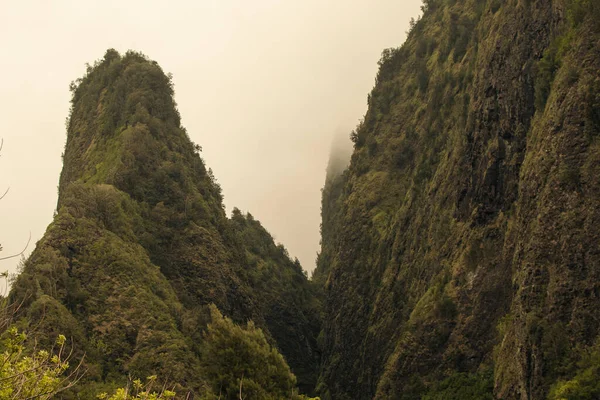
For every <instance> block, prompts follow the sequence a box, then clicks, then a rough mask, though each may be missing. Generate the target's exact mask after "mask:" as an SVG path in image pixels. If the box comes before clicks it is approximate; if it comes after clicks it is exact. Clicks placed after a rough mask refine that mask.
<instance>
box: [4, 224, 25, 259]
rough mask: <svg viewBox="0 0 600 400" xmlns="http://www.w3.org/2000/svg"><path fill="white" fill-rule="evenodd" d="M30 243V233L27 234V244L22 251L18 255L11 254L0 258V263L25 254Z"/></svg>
mask: <svg viewBox="0 0 600 400" xmlns="http://www.w3.org/2000/svg"><path fill="white" fill-rule="evenodd" d="M30 242H31V231H30V232H29V239H27V244H26V245H25V248H24V249H23V250H21V252H20V253H17V254H13V255H12V256H7V257H0V261H4V260H8V259H10V258H15V257H19V256H21V255H23V253H25V250H27V247H29V243H30Z"/></svg>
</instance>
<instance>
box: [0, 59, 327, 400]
mask: <svg viewBox="0 0 600 400" xmlns="http://www.w3.org/2000/svg"><path fill="white" fill-rule="evenodd" d="M71 89H72V92H73V98H72V109H71V115H70V117H69V120H68V130H67V143H66V148H65V152H64V167H63V171H62V174H61V177H60V185H59V200H58V206H57V214H56V216H55V218H54V221H53V222H52V224H51V225H50V226H49V227H48V229H47V231H46V234H45V235H44V237H43V238H42V239H41V240H40V241H39V242H38V244H37V246H36V249H35V250H34V252H33V253H32V255H31V257H30V258H29V259H28V260H27V262H26V263H25V265H24V267H23V269H22V272H21V274H20V275H19V276H18V277H17V279H16V280H15V282H14V283H13V288H12V292H11V295H10V296H11V301H13V302H15V303H16V304H22V307H21V310H22V311H21V315H22V316H23V317H25V318H26V320H27V321H28V322H29V324H30V326H33V327H36V329H35V337H36V339H37V340H38V343H40V344H41V345H44V346H50V345H51V344H52V343H51V342H50V341H51V340H54V338H55V337H56V334H57V333H60V334H64V335H65V336H66V337H68V338H69V339H72V340H73V343H74V346H75V349H76V352H75V356H78V357H81V356H83V354H84V353H85V368H86V369H87V373H86V375H85V378H84V381H83V386H81V387H80V389H79V390H81V391H82V393H87V396H90V397H94V396H93V395H91V394H90V393H96V392H97V390H98V389H99V388H103V387H111V385H112V386H115V385H119V386H120V385H122V384H123V383H124V381H125V380H126V378H127V376H128V375H131V376H135V377H141V378H144V377H146V376H150V375H154V374H158V375H159V376H161V377H163V379H165V380H168V381H169V382H173V383H175V384H177V386H176V389H179V391H183V392H186V391H188V390H191V391H194V392H196V393H204V392H205V391H206V390H207V389H208V388H211V387H212V384H213V383H214V382H212V381H211V380H210V379H209V376H208V375H207V370H206V365H205V364H204V363H203V358H202V344H203V342H204V341H205V337H204V332H205V330H206V326H207V323H208V322H209V321H210V318H211V316H210V312H209V309H208V306H209V304H214V305H215V306H216V307H218V309H219V310H221V312H222V313H223V314H224V315H226V316H228V317H229V318H232V319H233V321H235V322H238V323H244V324H245V323H246V322H247V321H248V320H252V321H254V323H255V324H256V327H258V328H261V329H262V331H263V332H264V335H265V340H267V341H268V342H269V343H270V345H272V346H275V348H277V349H279V350H280V351H281V353H282V354H283V356H284V357H286V358H287V359H288V362H289V364H290V367H291V370H292V371H293V372H295V371H296V370H297V371H298V376H299V382H298V383H299V384H300V385H301V386H302V387H303V388H312V387H314V383H315V382H314V380H315V379H316V377H315V375H314V371H315V370H316V365H317V363H318V352H317V348H316V336H317V334H318V330H319V325H320V322H319V315H320V314H319V311H318V310H319V307H320V306H319V302H318V300H317V299H316V297H315V296H314V294H313V291H312V288H311V286H310V284H309V282H308V280H307V279H306V277H305V276H304V274H303V273H302V270H301V268H300V266H299V265H298V264H297V263H294V262H293V261H291V260H290V259H289V257H288V256H287V253H286V252H285V250H284V249H283V248H282V247H279V248H278V247H277V246H276V245H275V244H274V243H273V239H272V238H271V236H270V235H268V233H266V231H264V229H263V228H262V227H260V225H256V226H255V224H258V223H257V222H255V221H246V220H245V218H244V217H241V221H240V220H238V219H239V218H240V216H239V215H237V214H236V215H234V219H233V220H229V219H228V218H227V217H226V215H225V212H224V208H223V204H222V196H221V191H220V187H219V186H218V184H217V183H216V182H215V181H214V178H213V176H212V173H211V172H210V171H209V170H207V169H206V167H205V165H204V162H203V160H202V159H201V157H200V154H199V153H200V147H199V146H195V145H194V144H193V143H192V142H191V141H190V140H189V138H188V136H187V134H186V131H185V129H184V128H183V127H182V126H181V123H180V116H179V113H178V111H177V109H176V104H175V102H174V100H173V85H172V83H171V80H170V77H169V76H167V75H165V74H164V73H163V71H162V70H161V68H160V67H159V66H158V64H157V63H156V62H154V61H151V60H149V59H147V58H146V57H145V56H143V55H141V54H138V53H134V52H128V53H127V54H125V55H124V56H121V55H120V54H118V53H117V52H116V51H114V50H108V51H107V52H106V54H105V56H104V58H103V59H102V60H101V61H99V62H97V63H95V64H94V65H93V66H90V67H88V71H87V74H86V75H85V76H84V77H83V78H82V79H79V80H77V81H76V82H74V83H73V84H72V87H71ZM246 223H247V224H248V227H245V226H244V225H245V224H246ZM248 229H250V230H253V231H256V232H258V233H259V234H260V236H256V237H251V236H249V235H246V234H245V231H246V230H248ZM255 248H256V249H258V250H257V251H255V250H254V249H255ZM264 268H266V269H268V270H269V272H270V274H271V275H272V276H273V277H272V279H271V280H269V282H268V283H266V282H263V284H262V286H257V285H256V279H257V276H259V275H260V274H261V273H262V271H263V269H264ZM275 276H276V277H275ZM275 305H277V306H275ZM279 316H284V317H285V318H287V320H289V321H291V320H294V321H295V323H294V324H293V325H289V324H285V325H282V324H281V319H280V317H279ZM315 327H316V328H315ZM261 334H262V333H261ZM307 370H311V371H312V372H311V373H309V372H307ZM239 378H240V379H241V377H239ZM294 379H295V378H294ZM294 382H295V381H294ZM88 388H89V390H88ZM255 389H256V388H255ZM86 390H88V391H86ZM256 390H258V389H256ZM176 391H177V390H176Z"/></svg>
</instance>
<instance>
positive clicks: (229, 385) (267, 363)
mask: <svg viewBox="0 0 600 400" xmlns="http://www.w3.org/2000/svg"><path fill="white" fill-rule="evenodd" d="M210 313H211V322H210V323H209V324H208V329H207V330H206V333H205V335H204V342H203V344H202V364H203V368H204V371H205V375H206V377H207V378H208V380H209V381H210V382H211V383H212V390H213V392H214V393H215V394H216V393H218V394H219V398H223V399H231V400H235V399H239V398H240V397H242V398H248V399H265V400H268V399H283V398H292V397H293V393H294V390H295V386H296V377H295V376H294V374H292V372H291V371H290V368H289V367H288V365H287V363H286V362H285V360H284V358H283V357H282V356H281V354H279V352H278V351H277V350H276V349H275V348H273V347H272V346H271V345H269V343H268V342H267V339H266V338H265V335H264V334H263V333H262V331H261V330H260V329H258V328H256V326H255V325H254V324H253V323H252V322H249V323H248V325H247V326H246V327H245V328H244V327H241V326H238V325H235V324H234V323H233V321H231V319H229V318H227V317H223V315H222V314H221V313H220V312H219V310H218V309H217V308H216V307H215V306H211V308H210Z"/></svg>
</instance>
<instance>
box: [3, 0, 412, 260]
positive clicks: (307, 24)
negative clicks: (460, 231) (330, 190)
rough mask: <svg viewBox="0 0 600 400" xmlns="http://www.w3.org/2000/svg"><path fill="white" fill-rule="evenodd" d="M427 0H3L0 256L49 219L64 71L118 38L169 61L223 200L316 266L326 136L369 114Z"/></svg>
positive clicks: (81, 67)
mask: <svg viewBox="0 0 600 400" xmlns="http://www.w3.org/2000/svg"><path fill="white" fill-rule="evenodd" d="M420 4H421V1H420V0H404V1H400V0H354V1H348V0H346V1H342V0H328V1H323V0H303V1H290V0H288V1H276V0H260V1H258V0H255V1H252V2H249V1H242V0H237V1H234V0H220V1H177V2H165V1H160V2H159V1H141V0H136V1H126V2H122V1H98V2H90V1H64V0H63V1H51V2H50V1H27V0H25V1H16V0H15V1H6V0H0V44H1V46H0V47H1V48H2V51H3V57H2V63H0V75H1V76H2V81H1V82H2V83H0V110H1V111H0V112H1V116H2V118H1V120H2V130H1V131H0V137H2V138H3V139H4V148H3V150H2V152H1V156H0V194H1V193H3V192H4V189H5V188H7V187H10V191H9V193H8V194H7V196H6V197H5V198H4V199H2V200H1V201H0V221H2V222H1V230H0V243H1V244H2V246H3V247H4V250H3V252H2V253H0V256H7V255H9V254H12V253H18V252H19V251H20V250H21V249H22V247H23V246H24V245H25V243H26V242H27V238H28V236H29V232H31V234H32V243H31V245H30V246H29V248H28V251H27V253H29V252H30V251H31V250H33V248H34V247H35V241H37V240H38V239H39V238H41V236H42V235H43V233H44V231H45V229H46V227H47V226H48V224H49V223H50V222H51V221H52V216H53V212H54V209H55V207H56V199H57V185H58V178H59V174H60V170H61V168H62V164H61V163H62V161H61V153H62V151H63V148H64V142H65V138H66V133H65V125H64V122H65V118H66V116H67V114H68V109H69V100H70V93H69V90H68V86H69V82H71V81H72V80H75V79H76V78H78V77H80V76H82V75H83V74H84V72H85V63H86V62H89V63H92V62H93V61H94V60H96V59H98V58H101V57H102V56H103V55H104V52H105V51H106V49H107V48H111V47H112V48H115V49H116V50H118V51H119V52H125V51H127V50H128V49H133V50H138V51H141V52H143V53H144V54H146V55H148V56H149V57H150V58H151V59H153V60H156V61H157V62H158V63H159V64H160V65H161V66H162V68H163V69H164V70H165V72H171V73H173V76H174V82H175V97H176V101H177V103H178V106H179V110H180V112H181V115H182V123H183V125H184V126H185V127H186V128H187V130H188V133H189V135H190V137H191V139H192V140H193V141H194V142H196V143H198V144H200V145H201V146H202V147H203V153H202V156H203V158H204V159H205V161H206V163H207V166H208V167H210V168H212V169H213V171H214V173H215V175H216V177H217V180H218V181H219V183H220V184H221V186H222V187H223V193H224V196H225V204H226V207H227V210H228V212H230V211H231V208H232V207H234V206H235V207H238V208H240V209H241V210H242V211H250V212H251V213H252V215H254V217H255V218H257V219H259V220H260V221H261V222H262V224H263V225H264V226H265V227H266V228H267V229H268V230H269V231H270V232H271V234H272V235H273V236H274V237H275V239H276V241H278V242H281V243H283V244H284V245H285V246H286V247H287V248H288V250H289V252H290V255H291V256H292V257H298V258H299V259H300V261H301V262H302V265H303V267H304V268H305V269H306V270H308V271H312V270H313V269H314V264H315V258H316V254H317V251H318V249H319V236H320V235H319V223H320V196H321V192H320V189H321V187H322V186H323V184H324V182H325V169H326V166H327V162H328V158H329V153H330V147H331V143H332V140H333V138H334V136H338V137H339V135H340V132H341V133H342V137H344V138H347V135H348V134H349V133H350V131H351V130H352V129H353V127H354V126H355V125H356V123H357V122H358V120H359V119H360V118H361V117H362V116H363V115H364V113H365V111H366V99H367V93H368V92H369V91H370V90H371V88H372V87H373V84H374V78H375V74H376V71H377V60H378V59H379V56H380V54H381V51H382V49H384V48H387V47H396V46H398V45H400V44H401V43H402V42H403V41H404V39H405V31H406V30H407V28H408V21H409V19H410V17H416V15H417V14H418V12H419V6H420ZM344 140H346V139H344ZM341 148H344V146H341ZM17 262H18V260H9V261H3V262H2V263H0V270H3V271H4V270H9V271H10V272H14V271H15V268H16V265H17Z"/></svg>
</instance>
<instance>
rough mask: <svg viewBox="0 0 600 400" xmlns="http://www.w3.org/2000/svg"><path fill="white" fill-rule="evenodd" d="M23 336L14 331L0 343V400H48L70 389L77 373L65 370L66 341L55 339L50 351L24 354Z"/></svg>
mask: <svg viewBox="0 0 600 400" xmlns="http://www.w3.org/2000/svg"><path fill="white" fill-rule="evenodd" d="M26 339H27V335H25V334H24V333H23V332H19V331H18V330H17V328H16V327H14V326H13V327H11V328H9V329H7V330H6V331H5V332H4V333H3V335H2V338H1V340H0V399H43V400H44V399H51V398H53V397H54V396H55V395H56V394H57V393H59V392H61V391H64V390H67V389H69V388H70V387H72V386H73V385H74V384H75V383H76V381H77V380H78V378H79V376H80V373H81V371H80V370H79V367H77V366H75V367H72V368H71V371H70V372H67V371H68V370H69V356H68V354H67V353H66V350H65V342H66V338H65V337H64V336H63V335H59V336H58V338H57V339H56V342H55V345H56V346H55V347H53V348H52V349H51V350H45V349H43V350H40V349H35V348H34V349H33V350H31V351H27V347H26V345H25V341H26Z"/></svg>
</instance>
